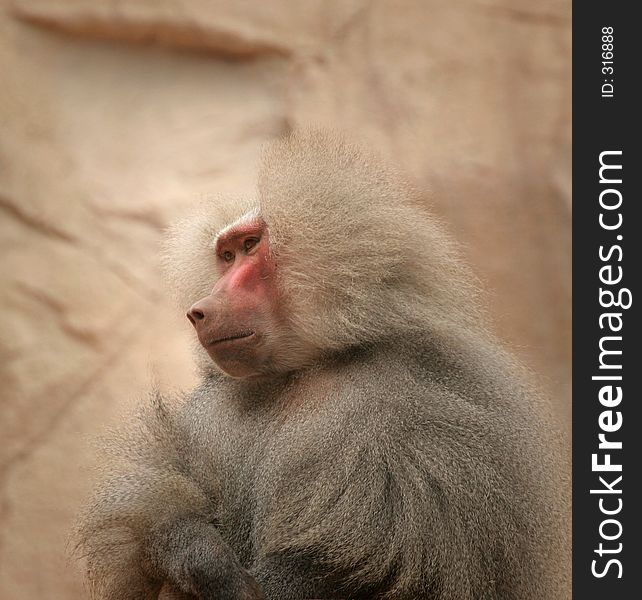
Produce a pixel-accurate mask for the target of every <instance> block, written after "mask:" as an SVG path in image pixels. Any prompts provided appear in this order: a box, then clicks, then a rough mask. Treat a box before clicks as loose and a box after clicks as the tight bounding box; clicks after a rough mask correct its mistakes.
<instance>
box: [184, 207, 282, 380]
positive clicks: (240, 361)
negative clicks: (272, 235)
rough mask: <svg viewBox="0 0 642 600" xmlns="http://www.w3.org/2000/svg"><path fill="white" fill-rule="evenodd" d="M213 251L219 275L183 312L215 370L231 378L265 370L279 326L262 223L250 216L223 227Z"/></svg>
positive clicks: (268, 367)
mask: <svg viewBox="0 0 642 600" xmlns="http://www.w3.org/2000/svg"><path fill="white" fill-rule="evenodd" d="M215 252H216V260H217V261H218V263H219V267H220V269H219V271H220V272H221V273H222V274H221V277H220V278H219V279H218V281H217V282H216V284H215V285H214V288H213V289H212V291H211V293H210V294H209V295H208V296H206V297H204V298H201V299H200V300H199V301H198V302H196V303H195V304H194V305H193V306H192V307H191V308H190V309H189V311H188V312H187V318H188V319H189V320H190V322H191V323H192V325H194V328H195V329H196V333H197V335H198V339H199V341H200V342H201V344H202V345H203V347H204V348H205V350H206V351H207V353H208V354H209V356H210V357H211V359H212V360H213V361H214V363H215V364H216V365H217V366H218V368H219V369H221V371H223V372H224V373H226V374H228V375H230V376H231V377H237V378H246V377H254V376H260V375H262V374H266V373H269V372H271V371H273V363H274V362H275V359H276V358H277V351H278V348H277V342H276V339H277V337H278V336H277V332H278V331H279V330H280V329H281V328H282V327H283V326H282V319H281V318H280V314H279V304H280V303H279V295H278V293H277V287H276V282H275V279H276V265H275V262H274V259H273V257H272V256H271V254H270V247H269V234H268V229H267V226H266V224H265V223H264V222H263V220H261V219H255V220H252V221H249V222H243V223H241V224H238V225H234V226H232V227H231V228H230V229H226V230H224V231H223V232H222V233H221V234H220V235H219V236H218V237H217V240H216V247H215Z"/></svg>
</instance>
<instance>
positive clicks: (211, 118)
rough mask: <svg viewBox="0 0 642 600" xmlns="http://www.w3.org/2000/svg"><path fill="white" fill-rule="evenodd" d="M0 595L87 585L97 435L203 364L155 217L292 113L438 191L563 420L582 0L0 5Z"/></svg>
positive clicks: (245, 170) (513, 340)
mask: <svg viewBox="0 0 642 600" xmlns="http://www.w3.org/2000/svg"><path fill="white" fill-rule="evenodd" d="M0 75H1V76H0V257H1V258H0V261H1V265H2V266H1V276H2V287H0V311H1V313H0V314H1V317H0V385H1V387H0V390H1V391H0V394H1V399H0V597H1V598H11V599H16V600H36V599H38V600H43V599H56V600H58V599H60V600H67V599H72V598H81V597H84V594H83V591H82V585H81V583H80V581H79V576H78V571H77V568H76V567H75V565H73V564H69V562H68V560H67V559H66V556H65V543H66V538H67V536H68V533H69V530H70V526H71V523H72V520H73V517H74V515H75V513H76V512H77V510H78V507H79V505H80V503H81V502H82V499H83V497H84V496H85V495H86V493H87V490H88V488H89V482H90V479H91V476H90V470H91V466H92V464H93V463H94V462H95V459H96V455H95V451H94V450H93V449H92V447H91V445H90V444H89V443H88V440H91V439H92V438H93V437H95V435H96V434H97V432H99V431H101V430H102V429H103V428H104V427H105V426H106V425H109V424H112V423H115V422H117V421H118V419H119V415H121V414H122V413H123V411H126V410H127V409H128V407H130V406H131V405H132V404H133V403H134V402H135V401H136V399H137V398H138V397H140V395H141V394H143V393H144V392H145V390H146V389H147V388H148V386H149V383H150V381H152V380H155V381H157V382H159V384H160V385H161V386H162V387H164V388H172V389H181V388H185V387H188V386H189V385H191V383H192V382H193V381H194V373H193V370H192V363H191V357H190V349H189V344H190V341H189V340H190V339H191V332H190V331H189V327H188V324H187V323H186V322H185V323H183V319H182V318H181V317H180V315H178V314H177V311H175V310H174V309H173V307H171V305H170V303H169V301H168V300H167V298H166V296H165V295H164V292H163V290H162V287H161V284H160V278H159V273H158V248H157V244H158V240H159V236H160V232H161V230H162V228H163V227H164V226H165V225H166V224H167V223H168V222H169V221H171V220H172V219H173V218H174V217H175V216H176V215H178V214H180V213H181V212H182V211H183V209H184V208H185V207H186V206H188V205H190V204H191V203H193V202H195V201H197V200H198V199H199V198H201V197H202V196H203V195H207V194H211V193H235V192H239V191H240V190H243V189H247V187H248V186H250V185H251V183H252V180H253V176H254V168H253V167H254V161H255V158H256V155H257V150H258V148H259V146H260V144H261V143H263V142H265V141H266V140H269V139H270V138H272V137H274V136H275V135H278V134H279V133H281V132H284V131H287V130H288V129H289V128H291V127H294V126H297V125H299V124H310V123H314V124H329V125H332V126H335V127H339V128H342V129H345V130H346V131H348V132H349V133H352V134H354V135H358V136H360V137H362V138H364V139H365V140H366V141H367V142H368V143H370V144H372V145H373V146H374V147H376V148H377V149H378V150H379V151H380V152H382V153H383V154H384V155H385V156H387V157H388V158H389V160H391V161H392V162H394V163H395V164H397V165H399V166H400V167H401V168H402V169H403V170H405V171H406V172H408V173H409V174H410V176H411V177H412V178H413V179H414V180H415V181H416V183H417V184H418V185H419V186H420V187H422V188H426V189H429V190H430V192H429V193H427V194H426V201H427V202H430V203H431V204H432V205H433V207H434V209H435V211H436V212H437V213H439V214H441V215H443V216H444V218H445V219H446V220H447V221H448V222H449V223H450V225H451V229H452V230H453V232H454V233H455V235H456V236H457V237H458V238H459V239H460V240H461V241H462V242H463V243H464V244H465V247H466V252H467V254H468V256H469V258H470V260H471V262H472V263H473V264H474V266H475V268H476V271H477V273H478V274H479V276H480V278H481V279H482V280H483V282H484V283H485V284H486V285H487V287H488V288H489V289H490V291H491V293H490V297H489V302H490V308H491V312H492V314H493V316H494V318H495V321H496V324H497V329H498V331H499V333H500V335H501V336H502V337H503V338H504V339H505V340H506V341H507V342H508V343H509V344H510V345H512V346H513V347H514V349H515V351H516V352H517V353H518V354H519V355H520V356H521V357H522V358H523V359H524V360H525V361H526V362H527V363H528V364H530V365H531V366H532V367H533V368H534V369H535V371H537V372H538V373H540V374H541V375H542V377H543V379H544V381H545V383H546V384H547V385H548V386H549V387H550V389H551V393H552V394H553V397H554V399H555V401H556V404H557V405H558V406H559V409H560V410H559V412H560V415H561V416H562V418H563V419H568V415H569V411H570V405H569V382H570V379H569V378H570V341H569V326H570V139H569V138H570V131H569V130H570V3H569V2H567V1H563V0H546V1H544V2H540V3H538V4H536V5H535V4H533V3H531V2H527V1H526V0H513V1H511V0H462V1H461V2H447V1H446V0H394V1H393V0H375V1H356V0H354V1H353V0H349V1H346V0H332V1H324V0H309V1H303V2H295V1H286V0H277V1H271V2H262V1H260V0H241V1H231V0H230V1H224V0H207V1H206V0H182V1H180V0H162V1H160V0H130V1H128V2H119V1H117V0H99V1H95V0H21V1H18V0H16V1H13V2H10V1H8V0H0Z"/></svg>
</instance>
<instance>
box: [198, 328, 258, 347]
mask: <svg viewBox="0 0 642 600" xmlns="http://www.w3.org/2000/svg"><path fill="white" fill-rule="evenodd" d="M253 335H254V332H253V331H243V332H241V333H235V334H233V335H226V336H223V337H220V338H216V339H214V340H212V341H211V342H210V343H209V344H208V345H209V346H215V345H217V344H224V343H226V342H234V341H236V340H244V339H246V338H249V337H252V336H253Z"/></svg>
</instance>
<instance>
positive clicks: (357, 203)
mask: <svg viewBox="0 0 642 600" xmlns="http://www.w3.org/2000/svg"><path fill="white" fill-rule="evenodd" d="M413 194H414V193H413V192H412V190H410V188H409V187H408V186H407V185H406V184H404V183H403V182H402V181H401V179H400V178H399V177H398V175H396V174H394V173H393V172H392V171H391V170H390V169H389V168H387V167H385V166H383V165H382V164H381V163H380V162H379V161H378V160H377V159H374V158H372V157H369V156H367V155H366V154H364V153H362V152H361V151H359V150H356V149H354V148H352V147H350V146H349V145H347V144H345V143H344V142H342V141H341V140H339V139H338V138H337V137H336V136H333V135H331V134H327V133H314V132H313V133H303V134H295V135H292V136H290V137H289V138H286V139H285V140H282V141H280V142H278V143H276V144H275V145H274V146H272V147H271V148H270V149H268V150H267V151H266V153H265V155H264V160H263V163H262V168H261V171H260V176H259V187H258V198H257V201H256V202H238V201H237V202H234V203H231V204H230V205H225V204H220V203H219V204H216V205H213V206H212V205H211V206H208V207H205V208H201V209H200V211H199V213H198V215H197V216H192V217H190V218H189V219H187V220H186V221H185V222H184V223H183V224H182V225H180V226H179V227H177V228H176V229H175V230H174V232H173V234H172V237H171V241H170V242H169V244H168V248H169V250H168V253H167V256H168V258H167V264H168V265H169V271H170V273H173V274H174V276H175V279H176V282H177V288H178V289H179V291H180V293H179V294H178V296H179V299H180V301H181V303H182V306H184V307H188V306H189V305H190V304H191V303H192V302H193V301H194V300H196V299H198V298H199V297H200V295H202V294H204V293H205V294H206V293H208V291H209V288H211V286H212V285H213V281H214V280H215V278H216V277H217V274H216V271H215V267H214V266H213V263H212V261H211V260H209V259H208V253H209V252H211V240H212V239H213V236H215V234H216V232H217V231H218V230H220V229H221V228H222V227H224V226H225V225H227V224H229V223H230V222H232V221H234V220H235V219H236V218H238V217H239V216H240V215H241V214H243V212H245V211H246V210H248V209H251V208H253V207H254V208H257V209H258V210H260V214H261V216H262V217H263V218H264V220H265V221H266V223H267V225H268V228H269V231H270V236H271V240H272V246H271V250H272V251H273V253H274V256H275V259H276V261H277V265H278V269H277V271H278V273H279V285H280V288H281V290H282V291H283V295H284V302H285V303H287V306H288V309H289V328H290V329H291V332H293V333H290V335H289V336H288V337H287V338H284V339H288V340H290V341H289V342H288V343H285V344H284V347H283V348H282V351H281V354H282V356H281V359H282V360H281V362H280V363H279V364H280V372H279V373H278V374H275V375H273V376H272V377H271V378H269V379H265V378H263V379H258V380H238V379H232V378H230V377H226V376H224V375H222V374H220V373H219V372H217V371H216V369H215V368H213V367H212V366H211V365H209V364H208V363H204V364H205V365H207V366H206V367H205V369H204V374H203V381H202V383H201V384H200V386H199V387H198V388H197V389H195V390H194V391H193V392H191V393H190V394H188V395H187V396H186V397H185V398H182V399H179V400H178V401H171V402H168V401H165V400H163V399H162V398H160V397H159V396H158V395H154V396H153V398H152V402H150V403H149V405H148V406H147V407H145V408H143V409H142V410H141V412H140V415H139V417H138V419H137V420H136V421H135V422H134V424H133V426H130V427H129V428H126V429H125V430H124V432H123V433H122V434H121V435H119V436H117V437H115V438H114V439H113V440H112V442H111V443H110V445H109V449H110V450H113V452H111V453H110V454H111V456H112V459H111V462H110V463H109V465H108V467H106V473H105V475H106V476H105V481H104V483H103V484H101V486H100V487H99V489H98V491H97V493H96V495H95V498H94V500H93V501H92V503H91V504H90V506H89V507H88V509H87V511H86V514H85V516H84V518H83V520H82V524H81V526H80V528H79V548H80V549H81V551H82V553H83V554H84V555H85V556H86V557H87V564H88V571H87V573H88V580H89V582H90V589H91V591H92V597H94V598H97V599H110V600H111V599H125V600H127V599H131V600H134V599H138V598H156V597H157V596H158V594H159V591H160V589H161V587H162V586H163V585H165V589H166V590H167V591H168V592H167V593H174V594H175V596H174V597H176V598H178V597H180V598H203V599H208V600H209V599H211V600H214V599H230V600H232V599H247V600H250V599H259V598H263V597H265V598H268V599H270V600H303V599H312V598H326V599H330V598H333V599H340V598H343V599H348V598H351V599H352V598H354V599H368V598H393V599H399V600H402V599H403V600H411V599H422V598H425V599H432V600H482V599H483V600H500V599H502V600H535V599H541V600H554V599H557V598H565V597H566V594H567V593H568V573H567V569H566V567H567V564H568V546H567V536H566V533H567V528H568V524H567V523H566V522H565V519H566V518H567V504H566V495H567V485H568V482H567V481H566V480H565V479H564V477H563V475H562V472H563V469H561V466H560V465H561V458H560V452H559V442H558V439H557V437H556V434H555V433H554V431H555V426H554V424H553V422H552V418H551V417H550V415H549V413H548V410H547V408H546V404H545V403H544V402H543V401H541V399H540V397H539V395H538V394H537V393H536V392H535V391H534V389H533V388H532V386H531V385H530V384H527V383H525V382H526V381H527V379H528V377H527V376H525V375H524V373H523V372H522V369H521V368H520V367H519V366H518V365H516V363H515V362H514V361H513V360H512V359H511V358H510V357H509V356H508V355H507V354H506V353H505V352H504V351H502V350H501V349H499V347H498V346H497V344H496V343H495V342H494V341H493V339H492V336H490V335H489V334H488V333H487V332H486V331H485V329H484V327H483V326H482V325H481V322H482V321H481V319H480V317H479V314H480V313H479V311H478V309H477V308H476V300H475V298H476V293H475V288H474V286H473V285H471V282H472V281H473V278H472V276H470V273H469V271H468V269H467V268H466V267H465V266H464V265H462V263H461V261H460V260H459V258H458V256H457V252H456V249H455V248H454V246H453V244H452V242H451V241H450V240H449V239H448V237H447V236H446V235H445V234H444V233H443V232H442V230H441V228H440V226H439V225H438V224H437V223H436V222H435V220H434V218H432V217H430V216H429V215H427V214H426V213H424V212H423V210H421V209H419V208H417V206H416V203H415V201H414V200H413ZM170 588H171V589H173V592H172V591H170Z"/></svg>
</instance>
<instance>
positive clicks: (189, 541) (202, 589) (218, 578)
mask: <svg viewBox="0 0 642 600" xmlns="http://www.w3.org/2000/svg"><path fill="white" fill-rule="evenodd" d="M148 556H149V562H150V568H151V569H152V571H153V573H154V576H156V577H162V578H163V579H166V580H168V581H169V582H170V583H171V585H172V586H173V587H175V588H176V589H177V590H180V591H181V592H183V593H185V594H191V595H192V596H193V597H194V598H197V599H198V600H264V598H265V594H264V593H263V590H262V589H261V586H260V585H259V584H258V582H257V581H256V579H254V577H252V575H251V574H250V573H249V572H248V571H247V570H246V569H244V568H243V567H242V565H241V564H240V562H239V560H238V558H237V557H236V556H235V555H234V552H233V551H232V549H231V548H230V547H229V546H228V545H227V544H226V543H225V541H224V540H223V539H222V538H221V535H220V533H219V532H218V531H217V529H216V527H215V526H214V525H212V524H211V523H205V522H200V521H196V520H191V519H188V520H179V521H173V522H164V523H161V524H159V525H158V526H156V527H155V528H154V529H153V530H152V532H151V533H150V537H149V542H148Z"/></svg>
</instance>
